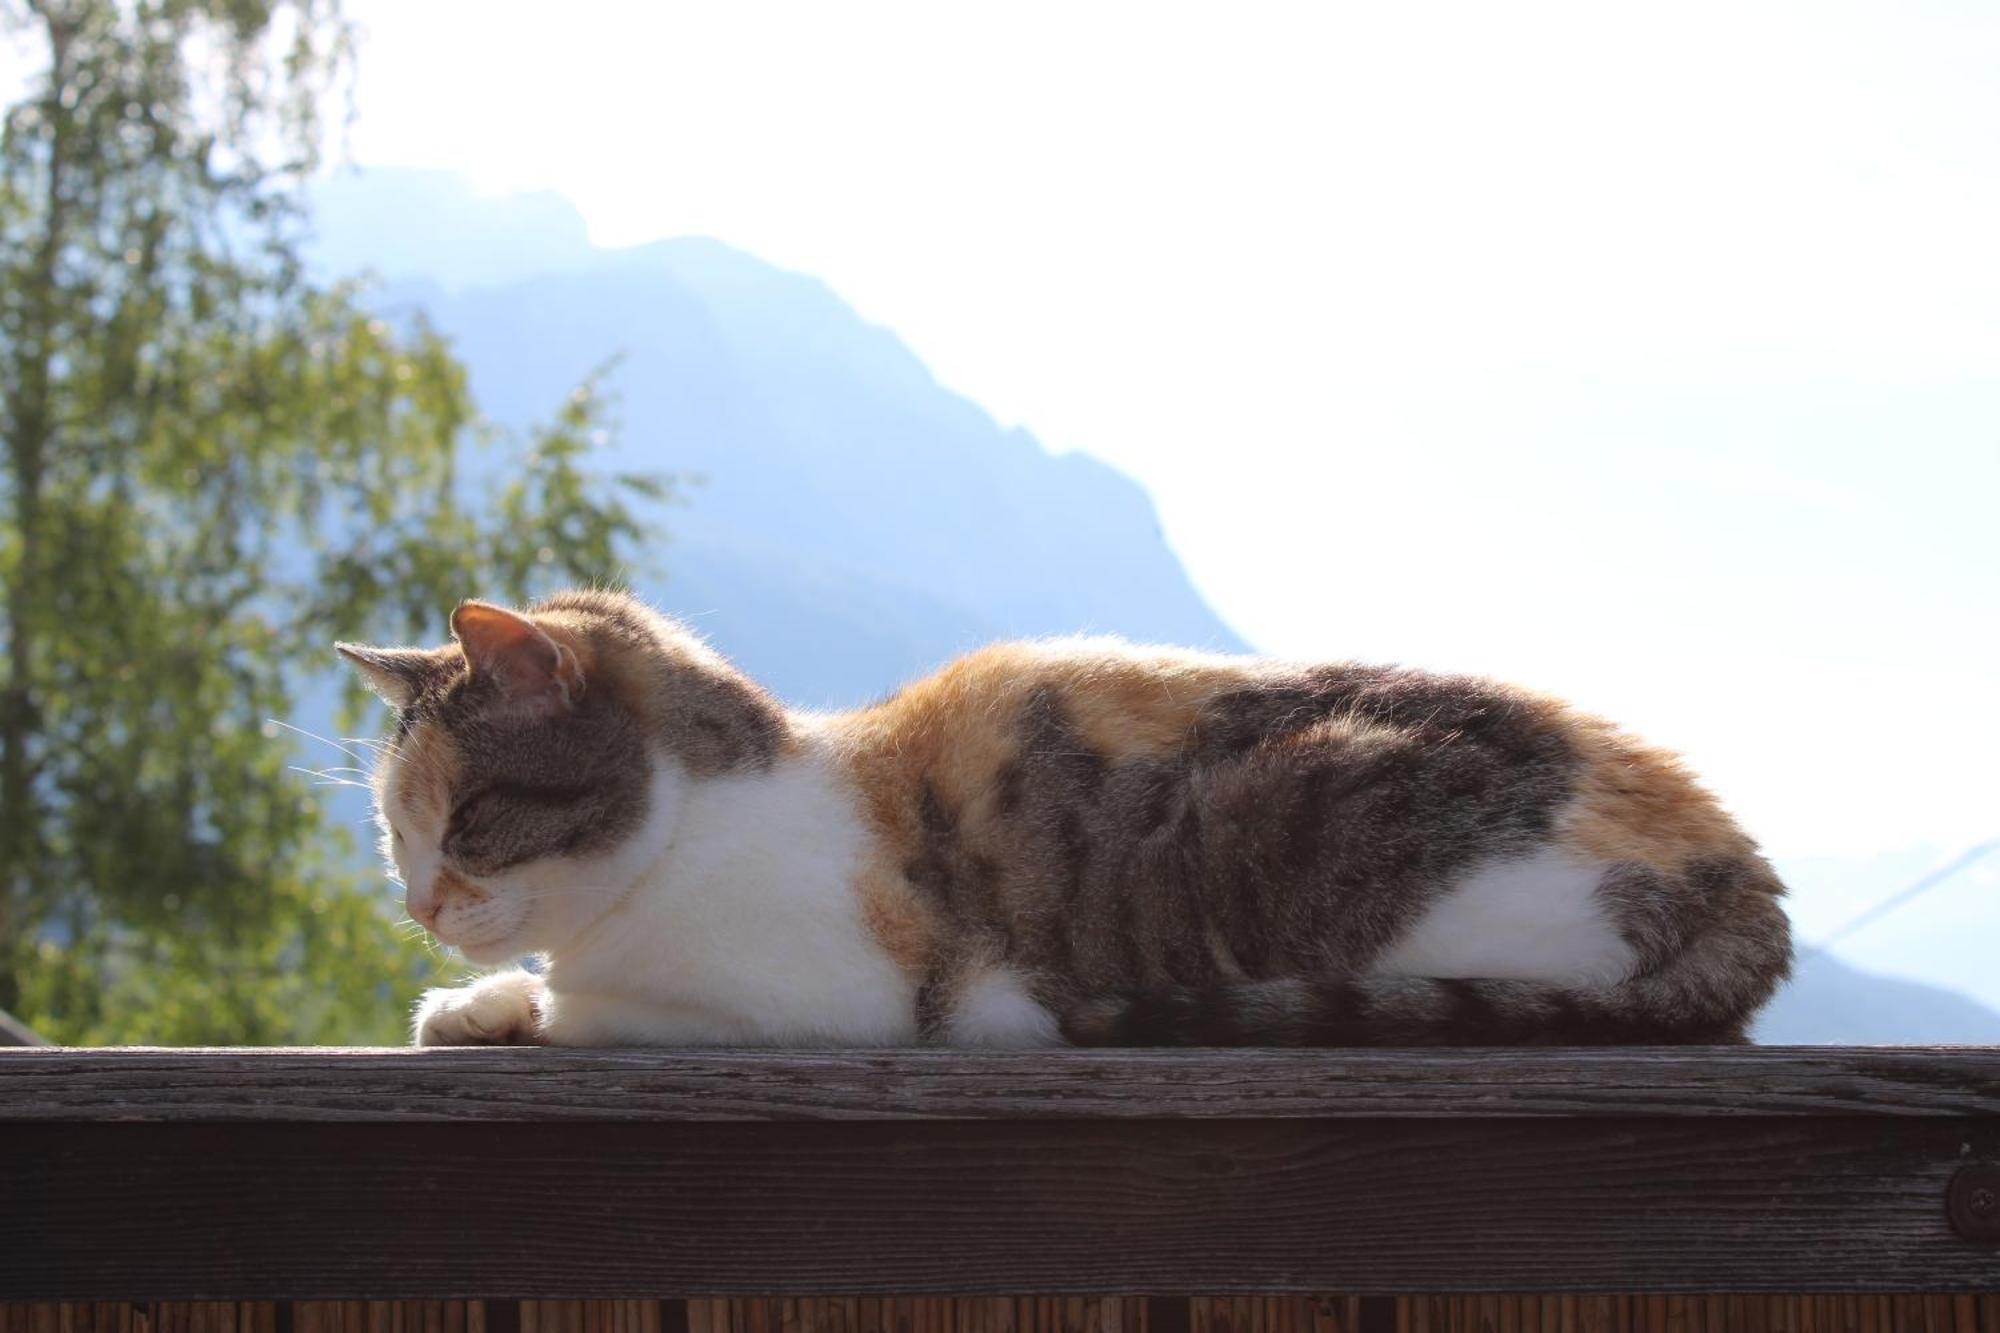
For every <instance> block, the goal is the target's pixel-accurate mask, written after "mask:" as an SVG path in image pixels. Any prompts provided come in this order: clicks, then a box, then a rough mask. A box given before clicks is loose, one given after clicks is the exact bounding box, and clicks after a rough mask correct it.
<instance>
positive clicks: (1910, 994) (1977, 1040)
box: [1756, 954, 2000, 1045]
mask: <svg viewBox="0 0 2000 1333" xmlns="http://www.w3.org/2000/svg"><path fill="white" fill-rule="evenodd" d="M1756 1036H1757V1040H1758V1041H1760V1042H1763V1043H1765V1044H1767V1045H1791V1044H1810V1045H1820V1044H1825V1043H1846V1044H1851V1045H1874V1044H1890V1043H1905V1042H1919V1043H1942V1044H1949V1045H1958V1044H1964V1045H1989V1044H1994V1043H2000V1013H1995V1012H1994V1011H1993V1010H1991V1009H1988V1008H1987V1007H1986V1006H1985V1005H1983V1004H1980V1003H1979V1002H1978V1001H1976V1000H1971V999H1968V998H1966V997H1965V996H1963V995H1960V994H1959V993H1958V992H1956V991H1950V990H1946V989H1944V988H1943V987H1942V986H1926V985H1924V984H1923V983H1921V982H1915V981H1900V980H1897V979H1896V978H1893V977H1880V976H1876V975H1874V974H1873V973H1870V972H1863V971H1860V970H1859V969H1857V968H1853V967H1850V966H1848V965H1847V964H1846V963H1843V962H1841V961H1840V960H1839V959H1837V958H1834V957H1832V956H1831V955H1829V954H1815V955H1812V956H1810V957H1806V958H1802V959H1801V960H1800V962H1799V965H1798V968H1797V972H1796V975H1795V976H1794V977H1793V978H1792V983H1791V984H1790V985H1789V986H1787V987H1785V989H1784V990H1782V991H1780V992H1779V993H1778V995H1777V997H1776V998H1775V999H1773V1000H1772V1001H1771V1003H1770V1005H1769V1006H1768V1007H1767V1008H1766V1009H1765V1010H1764V1013H1763V1016H1762V1017H1761V1018H1759V1020H1758V1022H1757V1031H1756Z"/></svg>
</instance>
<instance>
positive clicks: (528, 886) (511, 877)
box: [337, 592, 785, 963]
mask: <svg viewBox="0 0 2000 1333" xmlns="http://www.w3.org/2000/svg"><path fill="white" fill-rule="evenodd" d="M451 632H452V638H453V642H451V643H448V644H446V645H444V646H443V647H440V648H371V647H364V646H361V645H357V644H345V643H343V644H340V645H337V646H338V649H339V652H340V654H341V656H342V657H344V658H346V659H347V660H348V662H349V663H351V664H352V665H353V666H354V668H355V669H356V670H357V671H358V672H359V673H360V675H361V678H362V679H363V680H364V681H365V682H366V683H367V685H368V687H369V688H370V689H372V690H373V691H374V692H375V693H376V694H378V695H380V696H381V697H382V698H383V699H384V700H385V701H387V702H388V703H389V705H390V706H391V707H393V708H394V709H395V710H396V731H395V735H394V738H393V739H392V741H391V742H390V743H389V744H388V745H387V746H385V747H384V748H383V751H382V754H381V757H380V759H379V760H378V762H377V765H376V771H375V774H374V781H373V786H374V791H375V807H376V822H377V823H378V824H379V825H380V827H381V829H382V850H383V854H384V855H385V856H386V857H387V858H388V859H389V861H390V862H391V864H392V865H393V866H394V868H395V872H396V874H397V875H398V877H399V878H400V879H401V880H402V883H403V885H404V888H405V902H406V904H407V906H408V908H409V912H410V916H411V918H412V919H413V920H415V921H417V922H419V923H420V924H422V925H423V926H424V927H425V928H426V929H428V930H429V931H431V933H432V934H434V935H435V936H437V938H438V939H439V940H440V941H442V942H443V943H446V944H450V945H453V946H456V947H457V948H458V949H459V950H461V951H462V952H463V953H464V954H465V955H466V956H467V957H468V958H470V959H472V960H473V961H474V962H479V963H491V962H502V961H505V960H507V959H510V958H515V957H518V956H520V955H521V954H524V953H529V952H539V951H560V950H561V949H563V948H564V947H565V946H566V945H568V944H570V943H571V942H573V941H575V940H576V939H577V938H578V937H579V936H580V935H582V934H583V933H584V932H586V931H587V930H589V929H590V927H591V926H592V925H594V924H595V923H597V922H598V921H600V920H601V919H602V918H603V917H604V916H605V914H606V913H608V912H610V911H611V910H612V909H613V908H615V907H616V906H617V905H618V904H619V902H621V901H622V900H623V898H624V897H625V896H626V895H627V894H629V893H630V892H631V891H632V888H633V886H634V885H635V883H636V882H637V881H638V880H639V879H640V878H641V877H642V876H643V875H645V874H646V872H647V871H648V870H649V869H650V868H651V867H652V865H653V864H654V863H655V862H656V861H657V860H658V859H659V858H660V856H661V854H662V852H663V851H664V850H665V848H666V846H667V844H668V842H669V841H670V840H671V838H672V835H673V832H674V828H675V826H676V823H677V821H678V818H679V814H680V809H681V806H682V804H683V802H684V800H685V797H686V793H687V790H688V787H689V784H690V783H692V782H696V781H699V780H701V779H703V778H706V777H712V776H715V775H718V774H722V773H726V772H731V771H737V770H740V769H743V768H745V767H761V766H767V765H768V764H770V763H771V762H773V761H774V760H775V758H776V756H777V754H778V752H779V751H780V750H781V749H782V748H783V745H784V735H785V724H784V715H783V713H782V711H781V710H780V709H779V708H778V707H777V705H776V704H774V703H773V702H772V701H771V700H770V699H769V697H768V696H766V695H765V694H764V693H763V692H762V691H761V690H759V689H758V688H757V687H756V686H755V685H753V684H751V683H750V682H749V681H748V680H747V679H745V678H744V677H743V676H742V675H741V674H739V673H738V672H736V671H735V670H734V668H732V667H730V666H729V665H728V664H727V663H726V662H724V661H723V660H722V659H721V658H720V657H717V656H716V655H715V654H714V653H712V652H710V651H709V650H708V649H707V648H706V647H704V646H703V645H702V644H701V643H700V642H699V641H698V640H696V639H695V638H694V637H693V636H692V635H690V634H688V633H687V632H686V631H685V630H682V629H681V628H680V627H679V626H677V625H675V624H673V623H672V622H671V621H668V620H667V619H665V618H664V617H662V616H659V615H657V614H655V613H654V612H652V611H650V610H648V609H647V608H646V607H644V606H642V605H641V604H639V603H638V602H636V601H633V600H632V599H630V598H627V597H624V596H621V595H618V594H614V593H603V592H579V593H566V594H559V595H558V596H556V597H552V598H548V599H546V600H544V601H542V602H540V603H537V604H536V605H535V606H533V607H530V608H528V609H527V610H525V611H519V612H517V611H511V610H508V609H506V608H505V607H500V606H495V605H492V604H490V603H486V602H464V603H461V604H460V605H459V607H458V609H457V610H456V611H454V612H453V613H452V617H451Z"/></svg>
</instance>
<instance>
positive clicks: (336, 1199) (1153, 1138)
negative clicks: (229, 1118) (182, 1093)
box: [0, 1117, 2000, 1333]
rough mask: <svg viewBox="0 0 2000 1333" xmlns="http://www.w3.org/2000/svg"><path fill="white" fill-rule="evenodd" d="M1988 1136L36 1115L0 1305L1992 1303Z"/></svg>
mask: <svg viewBox="0 0 2000 1333" xmlns="http://www.w3.org/2000/svg"><path fill="white" fill-rule="evenodd" d="M1996 1148H2000V1122H1996V1121H1977V1122H1971V1121H1967V1122H1953V1121H1938V1120H1926V1119H1866V1118H1858V1117H1855V1118H1835V1119H1823V1120H1800V1119H1785V1118H1772V1119H1766V1120H1742V1119H1717V1120H1685V1119H1682V1120H1675V1119H1656V1120H1630V1119H1628V1120H1596V1119H1587V1120H1577V1121H1550V1120H1487V1121H1450V1120H1436V1121H1426V1120H1414V1121H1373V1122H1351V1123H1350V1122H1339V1121H1330V1122H1310V1121H1298V1120H1291V1121H1283V1120H1280V1121H1247V1122H1246V1121H1221V1120H1199V1121H1185V1122H1170V1121H1132V1120H1121V1121H1116V1122H1111V1123H1088V1122H1061V1121H1058V1122H1038V1123H1037V1122H1016V1123H1007V1122H973V1123H954V1122H918V1123H905V1124H868V1123H819V1124H791V1125H762V1124H704V1123H690V1124H681V1125H672V1126H660V1125H616V1124H596V1125H571V1126H565V1125H559V1124H523V1125H508V1124H459V1125H438V1124H384V1125H328V1124H315V1125H275V1124H241V1125H188V1124H179V1125H152V1124H131V1125H110V1124H101V1125H48V1124H34V1123H24V1124H18V1125H15V1126H12V1127H10V1128H9V1130H8V1132H7V1133H5V1134H0V1180H4V1181H5V1182H6V1184H7V1193H8V1205H7V1207H5V1208H4V1209H0V1299H93V1298H106V1299H119V1298H132V1297H144V1298H149V1299H156V1300H166V1299H177V1298H201V1299H219V1298H230V1299H257V1298H281V1299H297V1300H300V1301H310V1300H318V1299H324V1298H334V1297H340V1296H353V1295H366V1296H370V1297H375V1298H378V1299H380V1298H393V1299H417V1298H424V1297H439V1298H452V1297H462V1296H471V1295H478V1296H484V1297H488V1298H491V1299H489V1300H488V1301H487V1303H486V1304H485V1305H484V1307H483V1309H484V1311H485V1319H486V1326H487V1328H488V1329H489V1330H492V1333H512V1330H518V1329H520V1328H521V1323H520V1321H519V1318H518V1310H519V1307H518V1306H517V1305H515V1304H513V1303H512V1301H511V1299H508V1300H503V1299H499V1298H503V1297H504V1298H535V1297H539V1298H554V1299H578V1298H586V1297H600V1296H602V1297H609V1296H630V1295H631V1294H633V1293H635V1292H641V1293H645V1294H646V1295H648V1296H662V1297H675V1296H704V1297H718V1296H728V1295H734V1294H767V1295H779V1296H781V1295H785V1294H817V1295H841V1294H844V1293H868V1294H873V1295H893V1294H899V1293H915V1292H957V1293H963V1294H967V1295H978V1294H989V1293H991V1294H1004V1293H1009V1292H1044V1293H1059V1294H1082V1293H1100V1292H1138V1293H1155V1292H1158V1293H1170V1292H1188V1291H1199V1292H1212V1293H1217V1294H1219V1295H1229V1294H1249V1293H1261V1292H1298V1291H1347V1292H1354V1293H1357V1294H1367V1295H1370V1296H1371V1297H1373V1296H1376V1295H1377V1294H1387V1293H1397V1292H1410V1291H1421V1292H1454V1291H1458V1292H1482V1291H1515V1292H1534V1291H1566V1292H1605V1291H1675V1290H1679V1291H1711V1292H1743V1291H1793V1292H1811V1291H1879V1292H1890V1291H1930V1292H1940V1293H1955V1292H1977V1291H1992V1290H1995V1289H1996V1288H2000V1251H1996V1250H1994V1249H1990V1248H1982V1247H1979V1246H1975V1245H1971V1244H1968V1243H1966V1242H1963V1241H1961V1240H1959V1239H1958V1238H1957V1237H1956V1236H1955V1235H1954V1234H1953V1233H1952V1232H1951V1230H1950V1228H1949V1226H1948V1224H1947V1222H1946V1218H1945V1212H1944V1208H1943V1206H1942V1200H1943V1197H1944V1189H1945V1183H1946V1181H1947V1179H1948V1178H1949V1176H1950V1174H1951V1172H1952V1170H1953V1169H1954V1168H1955V1167H1956V1165H1957V1164H1958V1163H1959V1162H1960V1161H1961V1160H1963V1155H1964V1154H1966V1153H1971V1154H1976V1155H1982V1156H1984V1155H1992V1154H1994V1152H1995V1150H1996ZM298 1308H299V1309H300V1311H301V1315H300V1329H301V1333H310V1325H309V1324H308V1321H307V1318H306V1315H305V1314H304V1312H305V1311H306V1310H307V1309H309V1308H310V1307H307V1306H303V1305H302V1306H300V1307H298ZM1153 1308H1154V1309H1155V1310H1159V1309H1160V1308H1161V1307H1159V1306H1157V1305H1156V1306H1154V1307H1153ZM1572 1308H1573V1307H1572V1305H1571V1304H1570V1303H1569V1302H1565V1303H1564V1313H1563V1317H1562V1320H1561V1325H1562V1327H1563V1328H1564V1329H1566V1330H1567V1329H1569V1328H1571V1327H1573V1324H1572V1319H1573V1315H1572V1314H1571V1313H1570V1311H1571V1309H1572ZM1589 1308H1590V1310H1591V1317H1590V1319H1589V1320H1588V1321H1587V1322H1588V1324H1589V1326H1590V1327H1596V1326H1597V1324H1598V1322H1599V1319H1598V1310H1599V1307H1597V1306H1595V1305H1593V1306H1591V1307H1589ZM694 1309H695V1307H690V1312H691V1318H690V1326H691V1328H700V1327H703V1326H704V1322H705V1321H704V1322H698V1321H697V1320H696V1319H694V1318H693V1317H692V1315H693V1311H694ZM1739 1309H1740V1307H1739ZM725 1318H726V1315H725ZM510 1320H511V1322H509V1321H510ZM849 1322H851V1321H849ZM1056 1322H1059V1321H1058V1320H1057V1318H1056V1317H1055V1316H1054V1315H1053V1314H1051V1313H1046V1312H1045V1313H1041V1314H1038V1316H1037V1322H1036V1327H1037V1328H1040V1327H1043V1326H1052V1325H1053V1324H1054V1323H1056ZM1397 1322H1398V1320H1397V1314H1396V1310H1395V1307H1394V1303H1393V1302H1383V1301H1380V1300H1376V1299H1371V1300H1366V1301H1363V1302H1362V1304H1361V1313H1360V1327H1361V1330H1362V1333H1373V1331H1374V1330H1382V1331H1383V1333H1386V1330H1388V1329H1392V1328H1394V1327H1396V1325H1397ZM1742 1323H1743V1316H1742V1315H1741V1314H1740V1313H1739V1314H1737V1315H1736V1316H1735V1317H1734V1318H1733V1319H1731V1320H1729V1321H1728V1322H1727V1323H1726V1324H1725V1323H1724V1322H1722V1321H1720V1320H1715V1319H1711V1321H1710V1322H1709V1324H1708V1328H1709V1329H1711V1330H1716V1331H1717V1333H1719V1330H1721V1329H1723V1328H1725V1327H1730V1328H1734V1327H1738V1326H1740V1325H1741V1324H1742ZM1024 1326H1025V1323H1024ZM1899 1326H1907V1325H1901V1324H1899ZM717 1333H720V1330H717Z"/></svg>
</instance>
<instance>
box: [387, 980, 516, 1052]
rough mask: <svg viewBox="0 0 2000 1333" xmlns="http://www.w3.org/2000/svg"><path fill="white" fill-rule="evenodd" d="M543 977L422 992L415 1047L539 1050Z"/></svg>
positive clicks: (488, 981) (483, 982)
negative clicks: (504, 1047)
mask: <svg viewBox="0 0 2000 1333" xmlns="http://www.w3.org/2000/svg"><path fill="white" fill-rule="evenodd" d="M542 1000H543V990H542V982H541V978H539V977H537V976H535V975H534V974H533V973H531V972H519V971H516V972H499V973H495V974H494V975H493V976H490V977H481V978H480V979H479V980H478V981H475V982H473V983H472V984H471V985H470V986H453V987H449V988H445V987H440V988H438V989H436V990H430V991H426V992H424V998H423V1000H422V1002H421V1003H419V1004H418V1005H417V1017H416V1023H415V1029H416V1044H417V1045H419V1046H539V1045H541V1044H542V1043H543V1041H544V1038H543V1036H542V1013H543V1011H544V1010H545V1009H546V1007H547V1006H546V1005H545V1004H544V1003H543V1002H542Z"/></svg>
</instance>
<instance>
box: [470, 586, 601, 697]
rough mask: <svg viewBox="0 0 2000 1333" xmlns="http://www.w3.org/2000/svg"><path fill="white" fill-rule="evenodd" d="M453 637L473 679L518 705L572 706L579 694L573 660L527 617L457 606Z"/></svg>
mask: <svg viewBox="0 0 2000 1333" xmlns="http://www.w3.org/2000/svg"><path fill="white" fill-rule="evenodd" d="M451 632H452V634H453V635H454V636H455V637H456V638H457V639H458V644H459V647H460V648H462V649H463V650H464V651H465V661H466V665H467V666H468V667H470V668H471V671H472V674H473V676H474V677H475V678H482V677H483V678H485V679H489V680H491V681H493V682H494V683H495V684H497V685H498V686H500V688H501V691H502V692H503V693H504V694H505V695H506V696H507V697H508V698H509V699H512V700H514V701H516V702H518V703H522V704H527V705H530V706H532V707H535V708H538V709H542V710H551V711H552V710H554V709H558V708H563V707H567V706H568V705H570V704H574V703H575V702H576V701H577V700H578V699H579V698H581V697H582V694H583V673H582V672H581V671H580V670H579V669H578V667H577V661H576V655H575V654H574V653H572V652H570V651H569V649H567V648H565V647H563V646H562V645H561V644H559V643H557V642H556V641H555V640H554V639H552V638H550V637H549V636H548V635H547V634H545V633H543V632H542V629H541V627H540V626H538V625H536V624H535V622H534V621H532V620H529V619H528V618H527V617H526V616H522V615H516V614H515V613H514V612H512V611H509V610H507V609H506V608H505V607H501V606H494V605H492V604H491V603H489V602H461V603H459V605H458V609H457V610H455V611H453V612H452V613H451Z"/></svg>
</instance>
